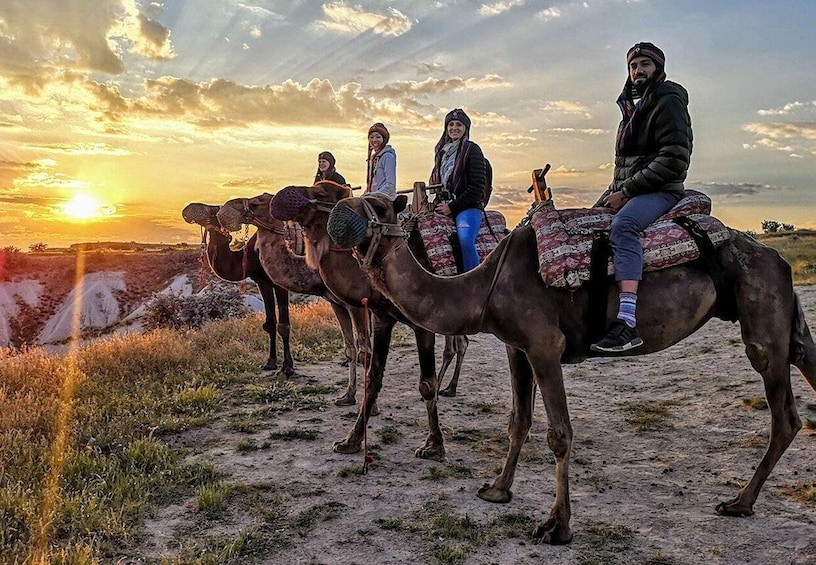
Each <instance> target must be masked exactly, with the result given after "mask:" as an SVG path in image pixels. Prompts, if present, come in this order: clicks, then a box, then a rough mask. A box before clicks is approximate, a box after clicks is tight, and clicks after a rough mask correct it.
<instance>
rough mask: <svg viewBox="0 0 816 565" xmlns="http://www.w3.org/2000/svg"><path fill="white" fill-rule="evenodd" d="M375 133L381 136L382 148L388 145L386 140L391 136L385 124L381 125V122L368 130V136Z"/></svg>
mask: <svg viewBox="0 0 816 565" xmlns="http://www.w3.org/2000/svg"><path fill="white" fill-rule="evenodd" d="M375 131H376V132H377V133H379V134H380V135H381V136H382V138H383V147H384V146H385V144H386V143H388V140H389V139H390V138H391V134H389V133H388V128H386V127H385V124H383V123H382V122H377V123H376V124H374V125H373V126H371V127H370V128H368V135H371V134H372V133H373V132H375Z"/></svg>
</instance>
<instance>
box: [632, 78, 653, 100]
mask: <svg viewBox="0 0 816 565" xmlns="http://www.w3.org/2000/svg"><path fill="white" fill-rule="evenodd" d="M641 76H643V75H638V76H636V77H635V79H638V78H640V77H641ZM651 84H652V79H650V78H647V79H646V80H644V81H643V82H637V83H635V82H633V83H632V86H633V87H634V89H635V92H637V93H638V94H640V95H641V96H643V93H644V92H646V89H648V88H649V85H651Z"/></svg>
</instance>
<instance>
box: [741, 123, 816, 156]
mask: <svg viewBox="0 0 816 565" xmlns="http://www.w3.org/2000/svg"><path fill="white" fill-rule="evenodd" d="M742 129H743V130H744V131H747V132H750V133H753V134H754V135H755V136H756V137H757V141H756V143H755V144H743V147H744V148H745V149H763V148H764V149H772V150H774V151H781V152H783V153H787V154H788V155H789V156H790V157H797V158H801V157H802V156H803V154H808V153H810V154H813V153H814V151H816V122H774V123H751V124H746V125H744V126H743V127H742Z"/></svg>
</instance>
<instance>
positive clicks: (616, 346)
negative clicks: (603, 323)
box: [589, 319, 643, 353]
mask: <svg viewBox="0 0 816 565" xmlns="http://www.w3.org/2000/svg"><path fill="white" fill-rule="evenodd" d="M641 345H643V340H642V339H640V335H639V334H638V331H637V327H634V328H630V327H629V326H628V325H627V323H626V322H624V321H623V320H621V319H617V320H615V321H614V322H612V323H611V324H609V327H608V328H607V329H606V336H604V338H603V339H602V340H601V341H599V342H598V343H593V344H592V345H590V346H589V348H590V349H591V350H592V351H599V352H601V353H620V352H621V351H629V350H630V349H634V348H635V347H639V346H641Z"/></svg>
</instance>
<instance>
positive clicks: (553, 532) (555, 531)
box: [533, 518, 572, 545]
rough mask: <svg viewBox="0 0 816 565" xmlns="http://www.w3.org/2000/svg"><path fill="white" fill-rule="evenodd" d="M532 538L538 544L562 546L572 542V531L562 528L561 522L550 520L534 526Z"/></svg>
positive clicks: (567, 527)
mask: <svg viewBox="0 0 816 565" xmlns="http://www.w3.org/2000/svg"><path fill="white" fill-rule="evenodd" d="M533 537H534V538H535V539H536V540H537V541H538V542H540V543H548V544H550V545H564V544H567V543H569V542H571V541H572V530H571V529H570V528H569V526H566V527H565V526H563V525H562V524H561V520H557V519H555V518H550V519H549V520H547V521H546V522H544V523H543V524H536V527H535V528H533Z"/></svg>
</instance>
